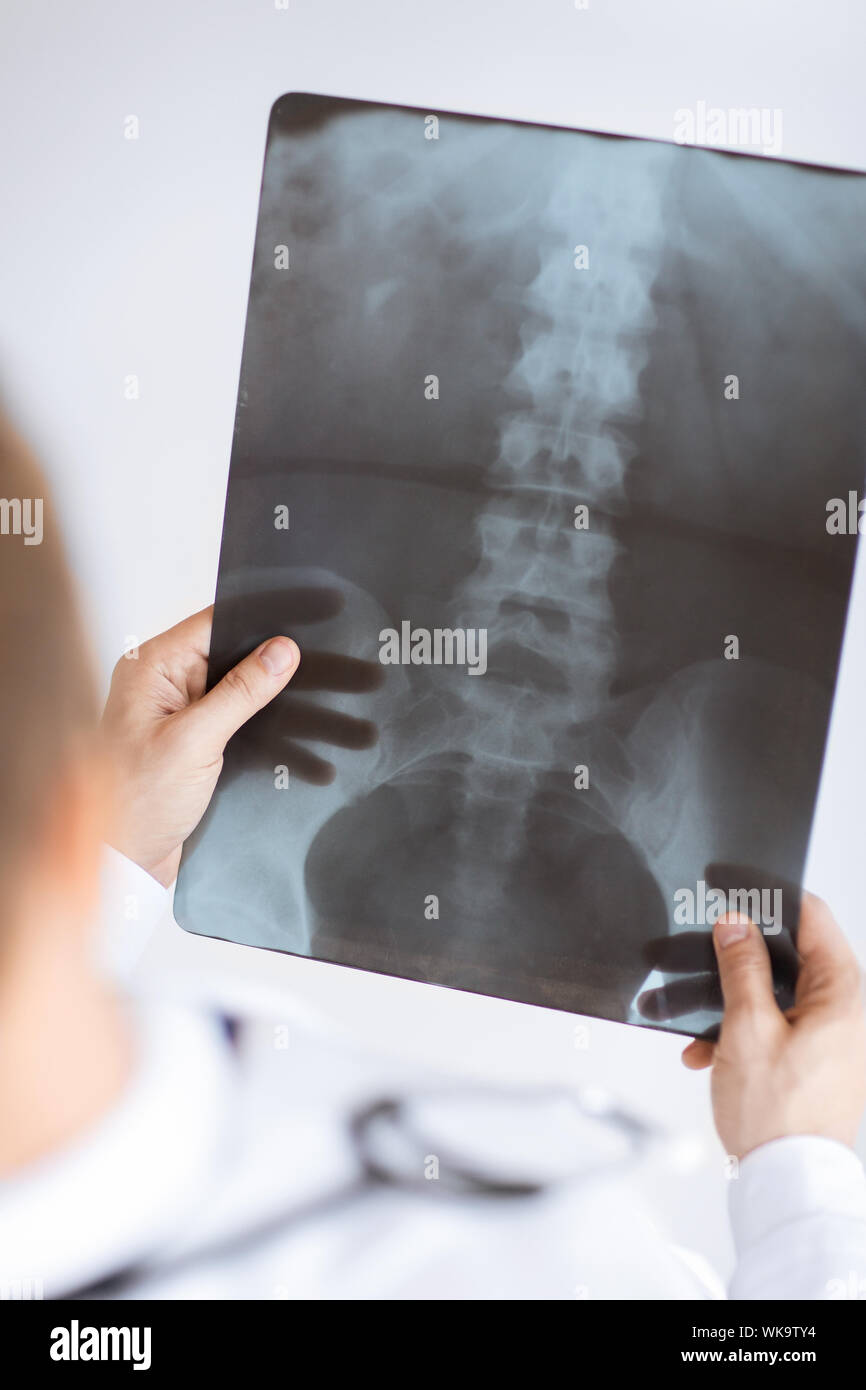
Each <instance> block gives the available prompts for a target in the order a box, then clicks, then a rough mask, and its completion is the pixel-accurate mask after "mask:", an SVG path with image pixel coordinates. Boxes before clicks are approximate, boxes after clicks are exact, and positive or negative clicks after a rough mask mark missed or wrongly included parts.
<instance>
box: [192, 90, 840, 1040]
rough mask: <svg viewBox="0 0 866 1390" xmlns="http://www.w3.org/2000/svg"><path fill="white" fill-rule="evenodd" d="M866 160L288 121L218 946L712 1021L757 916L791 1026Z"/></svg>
mask: <svg viewBox="0 0 866 1390" xmlns="http://www.w3.org/2000/svg"><path fill="white" fill-rule="evenodd" d="M864 225H866V191H864V182H863V180H862V178H861V176H859V175H857V174H854V173H848V172H844V171H834V170H826V169H818V168H812V167H806V166H796V165H793V164H790V163H784V162H781V161H774V160H768V159H765V158H761V157H757V156H749V155H745V154H728V153H722V152H718V151H710V150H703V149H698V148H690V147H689V148H687V147H680V146H677V145H675V144H667V143H663V142H656V141H647V140H636V139H627V138H621V137H612V136H605V135H596V134H586V133H581V132H577V131H570V130H563V129H553V128H548V127H543V126H537V125H530V124H522V123H516V122H512V121H504V120H492V119H482V118H476V117H469V116H462V115H455V114H449V113H444V112H438V113H431V112H427V111H423V110H414V109H410V108H405V107H395V106H386V105H380V104H373V103H366V102H358V101H345V100H339V99H334V98H330V97H323V96H313V95H306V94H304V95H297V94H292V95H288V96H285V97H283V98H281V99H280V100H279V101H278V102H277V103H276V105H275V106H274V108H273V112H272V115H271V121H270V127H269V132H268V142H267V153H266V159H265V167H264V177H263V182H262V191H261V206H260V212H259V220H258V228H257V233H256V244H255V254H254V261H253V270H252V281H251V289H250V299H249V309H248V316H247V325H246V337H245V341H244V350H243V362H242V368H241V379H240V388H239V396H238V404H237V416H236V425H235V434H234V444H233V450H232V458H231V470H230V477H229V487H228V498H227V503H226V513H225V524H224V529H223V539H222V552H221V558H220V569H219V579H218V588H217V599H216V611H215V619H214V630H213V639H212V647H211V659H210V673H209V681H210V683H211V684H212V683H214V682H215V681H217V680H218V679H220V678H221V677H222V676H223V675H224V674H225V673H226V671H228V669H229V668H230V667H231V666H232V665H233V664H234V663H235V662H236V661H238V660H239V659H240V658H241V657H242V656H244V655H245V654H247V653H248V652H250V651H251V650H253V649H254V647H255V646H256V645H257V644H258V643H259V642H262V641H263V640H264V639H265V638H267V637H270V636H272V635H273V634H274V633H277V632H282V633H287V634H289V635H291V636H293V637H295V638H296V639H297V641H298V643H299V645H300V647H301V651H302V654H303V659H302V663H301V667H300V670H299V673H298V675H297V676H296V678H295V679H294V681H293V682H292V683H291V684H290V686H289V687H288V688H287V690H286V691H285V692H284V693H283V694H282V695H281V696H280V697H279V698H277V699H276V700H275V701H274V702H273V704H272V705H270V706H269V707H268V708H267V709H266V710H264V711H263V712H262V713H261V714H259V715H258V716H256V717H255V718H254V719H253V720H252V721H251V722H250V723H249V724H248V725H246V726H245V727H244V728H243V729H242V730H241V731H240V733H238V734H237V736H236V737H235V738H234V739H233V740H232V741H231V743H230V745H229V747H228V750H227V753H226V758H225V765H224V770H223V773H222V777H221V779H220V782H219V785H218V788H217V792H216V795H215V797H214V800H213V803H212V805H211V808H210V810H209V812H208V814H207V816H206V818H205V819H204V821H203V822H202V824H201V826H200V827H199V829H198V831H197V832H196V834H195V835H194V836H193V838H192V840H191V841H190V842H189V844H188V845H187V848H186V851H185V854H184V859H183V865H182V869H181V874H180V880H179V885H178V890H177V897H176V916H177V918H178V921H179V922H180V923H181V924H182V925H183V926H184V927H186V928H188V929H190V930H192V931H195V932H199V933H204V934H207V935H212V936H217V937H223V938H227V939H229V940H232V941H236V942H244V943H248V944H250V945H253V946H259V947H266V948H270V949H274V950H278V951H286V952H292V953H296V954H299V955H306V956H313V957H315V958H317V959H320V960H325V961H331V962H336V963H341V964H344V965H350V966H356V967H362V968H364V969H370V970H374V971H378V972H382V973H385V974H391V975H400V976H404V977H407V978H410V979H413V980H421V981H429V982H435V983H437V984H440V985H448V986H452V987H456V988H459V989H465V990H471V991H476V992H478V993H481V994H490V995H499V996H502V997H505V998H509V999H514V1000H522V1001H525V1002H529V1003H533V1004H540V1005H547V1006H551V1007H554V1008H558V1009H565V1010H571V1011H574V1012H577V1013H584V1014H591V1015H597V1016H600V1017H604V1018H608V1019H616V1020H620V1021H624V1022H632V1023H643V1024H645V1025H648V1026H651V1027H665V1028H672V1029H674V1030H676V1031H681V1032H685V1033H711V1032H712V1030H713V1029H714V1027H716V1026H717V1023H718V1018H719V1004H720V996H719V989H718V981H717V976H716V974H715V970H714V965H713V952H712V946H711V938H710V934H709V932H710V927H711V924H712V921H713V920H715V917H716V916H718V914H719V912H720V911H721V910H722V908H723V906H726V905H727V906H730V905H731V904H734V905H735V906H742V907H744V908H745V910H748V911H749V912H750V915H752V916H753V918H755V919H756V920H758V921H759V924H760V925H761V927H762V929H763V930H764V932H765V934H766V940H767V943H768V945H769V947H770V950H771V953H772V955H773V960H774V964H775V967H776V981H777V994H778V997H779V1000H780V1003H782V1004H783V1005H784V1004H786V1003H787V1002H789V1001H790V999H791V990H792V987H793V981H794V978H795V971H796V950H795V941H796V921H797V915H798V910H799V891H800V890H799V886H798V885H799V884H800V882H801V879H802V873H803V866H804V861H805V855H806V851H807V847H808V837H809V833H810V828H811V821H812V816H813V811H814V805H815V800H816V796H817V788H818V781H819V776H820V771H821V764H822V758H823V750H824V744H825V738H826V733H827V726H828V721H829V715H830V710H831V704H832V697H833V690H834V683H835V678H836V671H837V665H838V659H839V652H840V646H841V641H842V636H843V630H844V624H845V614H846V607H847V602H848V594H849V588H850V583H851V575H852V568H853V562H854V556H855V550H856V533H857V517H858V515H859V513H858V510H857V505H858V498H857V496H855V494H857V490H858V489H859V488H860V487H861V481H862V449H863V440H864V423H866V422H864V403H866V397H864V391H863V381H864V377H866V353H864V322H866V321H864V290H866V268H864V259H863V255H862V237H863V227H864Z"/></svg>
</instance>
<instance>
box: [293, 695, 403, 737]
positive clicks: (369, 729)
mask: <svg viewBox="0 0 866 1390" xmlns="http://www.w3.org/2000/svg"><path fill="white" fill-rule="evenodd" d="M282 712H283V713H284V715H285V722H286V729H285V731H286V733H287V734H288V735H289V737H290V738H293V739H298V738H303V739H311V740H312V742H313V743H332V744H333V745H334V746H335V747H336V748H355V749H359V748H372V747H373V745H374V744H375V743H376V742H377V740H378V738H379V731H378V729H377V728H376V725H375V724H373V723H372V722H371V720H369V719H358V718H356V717H355V715H353V714H343V713H341V711H340V710H334V709H328V708H327V707H326V706H325V705H310V704H307V703H306V701H303V700H297V701H295V700H292V701H291V702H287V703H286V705H285V707H284V710H283V711H282Z"/></svg>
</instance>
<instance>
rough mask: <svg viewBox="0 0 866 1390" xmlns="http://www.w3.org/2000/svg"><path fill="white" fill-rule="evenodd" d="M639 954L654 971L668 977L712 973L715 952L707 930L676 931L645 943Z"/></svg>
mask: <svg viewBox="0 0 866 1390" xmlns="http://www.w3.org/2000/svg"><path fill="white" fill-rule="evenodd" d="M641 955H642V956H643V958H644V960H645V961H646V962H647V964H648V965H649V966H651V967H652V968H653V969H654V970H661V971H662V972H663V973H664V974H670V975H686V974H688V975H693V974H697V973H701V974H704V973H710V974H712V973H713V972H714V971H715V968H716V953H715V951H714V950H713V940H712V936H711V935H710V933H709V932H708V931H679V932H673V933H672V934H671V935H670V936H657V937H655V938H654V939H653V940H652V941H647V942H646V943H645V945H644V946H643V947H642V949H641Z"/></svg>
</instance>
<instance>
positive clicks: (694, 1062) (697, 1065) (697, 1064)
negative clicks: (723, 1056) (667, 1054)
mask: <svg viewBox="0 0 866 1390" xmlns="http://www.w3.org/2000/svg"><path fill="white" fill-rule="evenodd" d="M715 1051H716V1049H715V1044H714V1043H711V1042H707V1040H706V1039H705V1038H695V1040H694V1041H693V1042H690V1043H689V1045H688V1047H687V1048H686V1049H685V1050H684V1052H683V1058H682V1060H683V1066H684V1067H688V1069H689V1071H704V1070H705V1068H707V1067H711V1066H712V1065H713V1058H714V1056H715Z"/></svg>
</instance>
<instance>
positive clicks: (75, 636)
mask: <svg viewBox="0 0 866 1390" xmlns="http://www.w3.org/2000/svg"><path fill="white" fill-rule="evenodd" d="M37 503H38V506H37ZM40 513H41V517H40V525H39V527H38V529H37V528H36V527H35V526H33V525H32V521H33V518H34V517H35V516H39V515H40ZM28 529H30V530H31V534H30V535H29V537H28V534H27V530H28ZM37 537H38V539H37ZM97 714H98V706H97V700H96V690H95V684H94V678H93V672H92V667H91V661H90V653H89V648H88V646H87V643H86V640H85V636H84V630H83V627H82V623H81V617H80V613H79V607H78V603H77V600H76V595H75V592H74V586H73V583H72V578H71V575H70V571H69V566H68V563H67V559H66V553H65V548H64V545H63V540H62V536H61V533H60V527H59V525H58V521H57V516H56V512H55V509H54V504H53V502H52V499H51V497H50V495H49V491H48V488H47V486H46V483H45V479H44V477H43V475H42V472H41V470H40V469H39V467H38V466H37V464H36V462H35V460H34V459H33V457H32V456H31V454H30V453H29V451H28V449H27V448H26V447H25V445H24V443H23V441H22V440H21V438H20V436H19V435H18V434H17V433H16V432H15V430H14V429H13V427H12V426H11V424H10V423H9V421H8V420H7V419H5V418H4V417H3V415H2V413H0V884H2V885H3V886H4V887H5V886H6V885H7V884H8V883H9V882H10V875H11V873H12V872H13V869H14V865H15V863H16V862H17V861H18V859H19V857H20V853H21V850H22V849H23V847H24V846H25V845H27V844H28V843H29V842H30V840H31V839H32V837H33V836H34V835H37V834H38V833H39V830H40V828H41V825H42V823H43V822H44V820H45V818H46V816H47V813H48V809H49V807H50V804H51V801H52V797H53V796H54V795H55V794H56V790H57V786H58V782H59V779H60V776H61V775H62V772H63V770H64V766H65V763H66V759H67V757H68V755H69V753H70V750H71V749H72V747H73V745H74V744H75V743H76V741H77V740H78V739H79V737H80V735H81V733H82V732H83V731H85V730H90V729H92V728H93V727H94V726H95V724H96V720H97Z"/></svg>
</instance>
